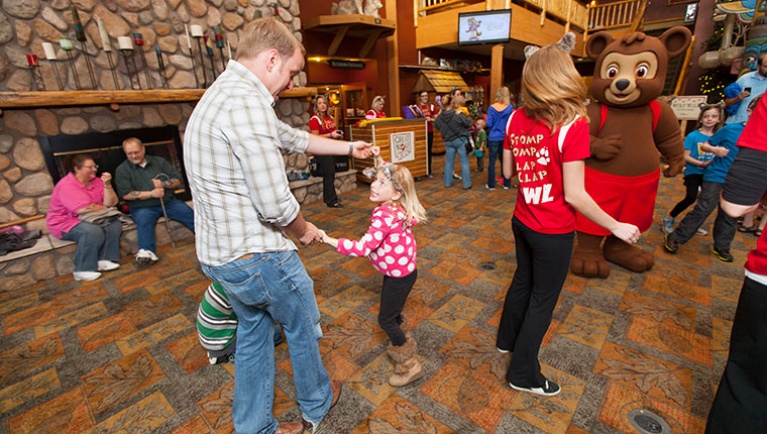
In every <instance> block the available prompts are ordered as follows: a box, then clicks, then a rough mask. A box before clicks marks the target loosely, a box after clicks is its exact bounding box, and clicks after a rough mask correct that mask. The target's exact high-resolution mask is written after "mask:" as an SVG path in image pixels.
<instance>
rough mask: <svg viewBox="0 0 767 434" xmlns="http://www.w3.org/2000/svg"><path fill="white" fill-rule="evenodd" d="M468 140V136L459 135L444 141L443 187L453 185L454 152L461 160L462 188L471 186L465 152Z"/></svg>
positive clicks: (467, 159) (467, 158)
mask: <svg viewBox="0 0 767 434" xmlns="http://www.w3.org/2000/svg"><path fill="white" fill-rule="evenodd" d="M468 140H469V139H468V137H459V138H457V139H455V140H450V141H447V142H445V173H444V174H443V175H442V179H443V181H444V183H445V187H450V186H452V185H453V165H455V154H456V152H457V153H458V159H459V160H460V161H461V178H462V179H461V183H462V184H463V188H469V187H471V170H469V156H468V155H467V154H466V143H467V141H468Z"/></svg>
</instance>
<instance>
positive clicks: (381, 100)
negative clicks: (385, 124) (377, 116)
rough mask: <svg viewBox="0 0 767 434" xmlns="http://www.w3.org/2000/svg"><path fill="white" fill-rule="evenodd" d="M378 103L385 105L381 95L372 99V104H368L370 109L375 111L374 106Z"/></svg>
mask: <svg viewBox="0 0 767 434" xmlns="http://www.w3.org/2000/svg"><path fill="white" fill-rule="evenodd" d="M379 102H381V103H385V101H384V97H383V96H381V95H377V96H376V97H375V98H373V102H371V103H370V108H372V109H374V110H375V107H376V104H378V103H379Z"/></svg>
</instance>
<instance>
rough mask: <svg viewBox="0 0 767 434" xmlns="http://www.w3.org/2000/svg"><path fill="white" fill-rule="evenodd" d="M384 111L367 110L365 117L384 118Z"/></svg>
mask: <svg viewBox="0 0 767 434" xmlns="http://www.w3.org/2000/svg"><path fill="white" fill-rule="evenodd" d="M385 117H386V113H384V112H379V111H376V110H373V109H370V110H368V112H367V113H365V119H378V118H385Z"/></svg>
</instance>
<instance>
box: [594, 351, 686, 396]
mask: <svg viewBox="0 0 767 434" xmlns="http://www.w3.org/2000/svg"><path fill="white" fill-rule="evenodd" d="M594 373H596V374H599V375H602V376H603V377H605V378H607V380H608V381H610V382H611V383H614V384H618V385H620V386H621V387H624V388H627V389H634V390H636V391H638V392H640V393H641V394H642V395H644V396H646V397H648V398H654V399H663V400H666V401H670V402H673V403H675V404H676V405H678V406H680V407H682V408H684V409H686V410H689V409H690V405H691V403H692V401H691V398H692V375H693V373H692V370H691V369H688V368H683V367H681V366H677V365H675V364H673V363H671V362H667V361H664V360H661V359H658V358H657V357H653V356H650V355H648V354H645V353H643V352H641V351H637V350H634V349H631V348H627V347H624V346H621V345H616V344H613V343H611V342H606V343H605V345H604V347H603V348H602V352H601V354H600V355H599V360H598V361H597V364H596V366H595V367H594Z"/></svg>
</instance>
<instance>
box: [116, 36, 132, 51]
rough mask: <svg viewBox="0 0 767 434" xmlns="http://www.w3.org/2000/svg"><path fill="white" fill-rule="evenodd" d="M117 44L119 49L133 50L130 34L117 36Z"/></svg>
mask: <svg viewBox="0 0 767 434" xmlns="http://www.w3.org/2000/svg"><path fill="white" fill-rule="evenodd" d="M117 46H118V47H120V49H121V50H133V41H131V39H130V36H118V37H117Z"/></svg>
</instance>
